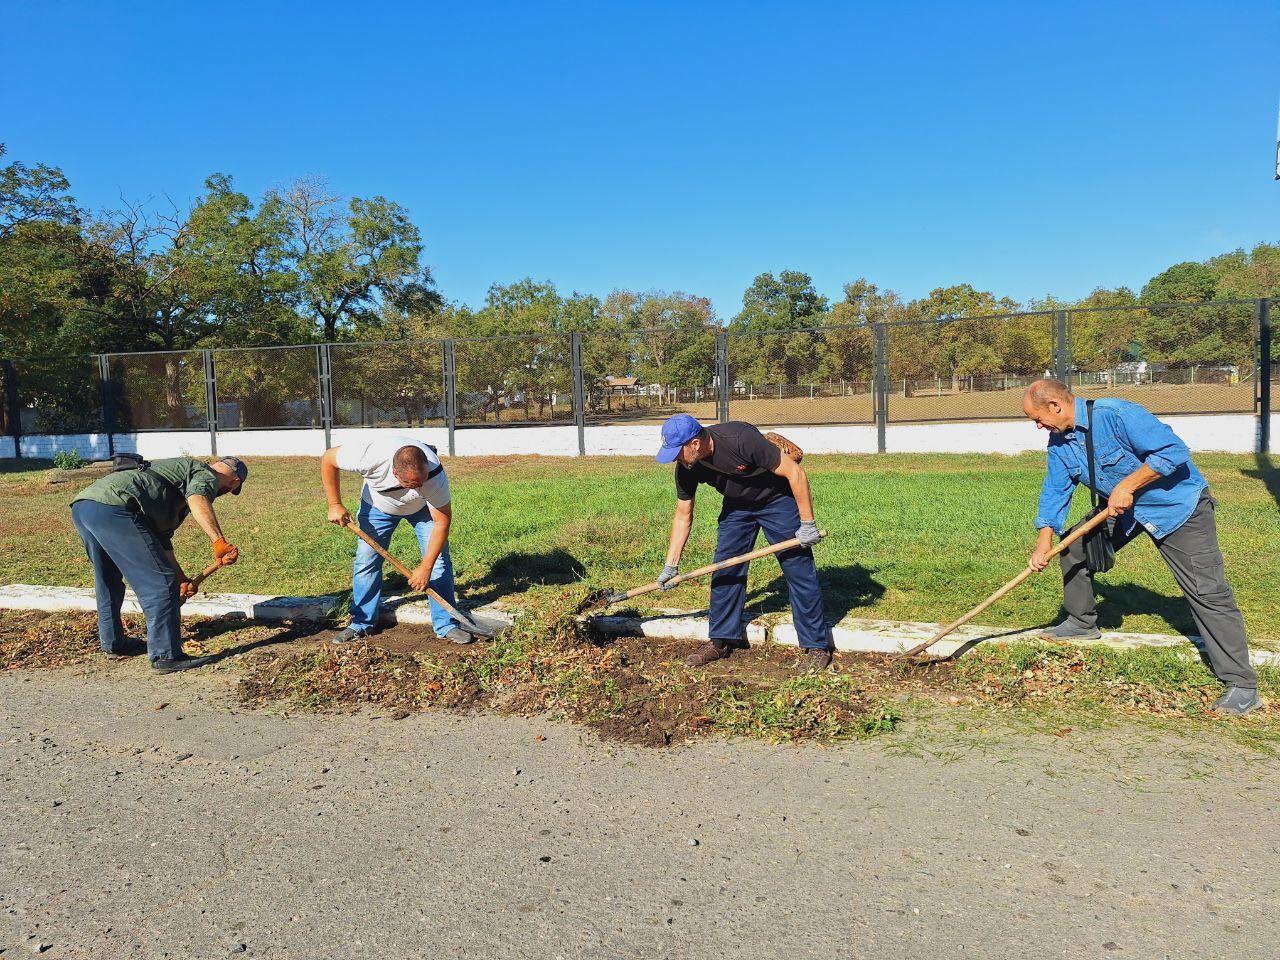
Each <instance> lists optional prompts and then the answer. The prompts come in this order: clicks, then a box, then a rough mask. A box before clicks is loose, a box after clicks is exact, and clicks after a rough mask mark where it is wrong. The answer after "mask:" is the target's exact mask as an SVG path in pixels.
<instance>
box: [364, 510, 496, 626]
mask: <svg viewBox="0 0 1280 960" xmlns="http://www.w3.org/2000/svg"><path fill="white" fill-rule="evenodd" d="M343 526H345V527H346V528H347V529H348V530H350V531H351V532H352V533H354V534H355V535H356V536H357V537H359V538H360V539H361V540H363V541H364V542H365V543H367V544H368V545H369V547H370V548H371V549H372V550H373V552H374V553H376V554H378V556H380V557H382V559H383V560H386V561H387V562H388V563H390V564H391V565H392V566H393V567H395V568H396V569H397V570H399V571H400V572H401V573H402V574H404V576H405V579H408V578H410V577H412V576H413V571H412V570H410V569H409V568H408V567H406V566H405V565H404V564H403V563H401V562H400V561H399V560H397V559H396V558H395V557H393V556H392V555H391V554H389V553H387V551H385V550H383V549H382V545H381V544H380V543H378V541H377V540H375V539H373V537H371V536H369V534H367V533H365V532H364V531H363V530H361V529H360V527H359V526H357V525H356V524H355V523H354V522H352V521H347V522H346V523H345V524H343ZM423 592H424V593H425V594H426V595H427V596H428V597H430V598H431V599H432V600H434V601H435V602H436V603H438V604H440V606H442V607H444V608H445V610H447V611H448V612H449V616H451V617H453V619H455V620H457V621H458V626H460V627H461V628H462V629H463V630H465V631H467V633H470V634H472V635H474V636H477V637H496V636H498V634H500V633H501V632H502V631H503V630H505V629H507V626H508V624H505V623H502V622H501V621H498V620H488V619H486V618H484V617H476V616H468V615H467V614H465V613H463V612H462V611H461V610H459V609H458V608H457V607H455V606H454V605H453V604H451V603H450V602H449V601H448V600H446V599H445V598H444V597H442V596H440V594H438V593H436V592H435V591H434V590H432V589H431V588H430V587H427V589H426V590H424V591H423Z"/></svg>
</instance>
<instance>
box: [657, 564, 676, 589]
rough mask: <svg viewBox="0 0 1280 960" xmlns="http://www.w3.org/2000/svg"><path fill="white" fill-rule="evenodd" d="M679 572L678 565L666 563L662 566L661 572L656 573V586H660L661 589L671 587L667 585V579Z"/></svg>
mask: <svg viewBox="0 0 1280 960" xmlns="http://www.w3.org/2000/svg"><path fill="white" fill-rule="evenodd" d="M679 572H680V568H679V567H678V566H675V565H674V564H670V563H668V564H667V565H666V566H665V567H663V568H662V572H661V573H660V574H658V586H660V587H661V588H662V589H663V590H670V589H672V588H671V587H668V586H667V581H668V580H671V579H672V578H673V577H675V575H676V574H677V573H679Z"/></svg>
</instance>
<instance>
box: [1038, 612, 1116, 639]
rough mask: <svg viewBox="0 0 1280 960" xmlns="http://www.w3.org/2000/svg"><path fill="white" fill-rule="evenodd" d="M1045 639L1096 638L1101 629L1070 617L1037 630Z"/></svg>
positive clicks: (1100, 633)
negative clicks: (1087, 625) (1077, 621)
mask: <svg viewBox="0 0 1280 960" xmlns="http://www.w3.org/2000/svg"><path fill="white" fill-rule="evenodd" d="M1038 633H1039V635H1040V636H1042V637H1044V638H1045V639H1046V640H1097V639H1098V638H1099V637H1101V636H1102V631H1101V630H1099V629H1098V628H1097V627H1086V626H1083V625H1081V624H1079V623H1076V622H1075V621H1074V620H1072V619H1071V618H1070V617H1068V618H1067V619H1066V620H1063V621H1062V622H1061V623H1059V624H1056V625H1054V626H1052V627H1045V628H1044V629H1043V630H1040V631H1038Z"/></svg>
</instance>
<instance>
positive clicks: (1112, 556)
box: [1084, 400, 1116, 573]
mask: <svg viewBox="0 0 1280 960" xmlns="http://www.w3.org/2000/svg"><path fill="white" fill-rule="evenodd" d="M1084 407H1085V411H1086V412H1087V415H1088V417H1089V423H1088V426H1087V427H1086V429H1085V433H1084V451H1085V456H1086V457H1087V459H1088V461H1089V496H1090V498H1091V499H1092V501H1093V509H1092V510H1091V511H1089V516H1088V517H1087V518H1086V520H1091V519H1093V518H1094V517H1096V516H1097V515H1098V514H1100V513H1103V512H1105V511H1106V509H1107V505H1106V504H1105V503H1104V502H1103V501H1102V497H1100V496H1099V495H1098V488H1097V477H1096V474H1095V473H1094V469H1093V401H1092V400H1086V401H1085V404H1084ZM1084 562H1085V566H1087V567H1088V568H1089V572H1090V573H1106V572H1107V571H1108V570H1110V569H1111V568H1112V567H1114V566H1115V565H1116V545H1115V544H1114V543H1112V542H1111V524H1109V523H1104V524H1102V525H1101V526H1099V527H1095V528H1094V529H1093V530H1092V531H1091V532H1089V533H1087V534H1085V537H1084Z"/></svg>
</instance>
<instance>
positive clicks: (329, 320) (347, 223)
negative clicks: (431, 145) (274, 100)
mask: <svg viewBox="0 0 1280 960" xmlns="http://www.w3.org/2000/svg"><path fill="white" fill-rule="evenodd" d="M264 206H268V207H270V208H271V209H273V210H277V211H278V212H279V215H280V216H281V217H282V219H283V221H284V223H285V225H286V235H287V244H288V256H289V262H290V265H291V267H292V269H293V271H294V272H295V273H296V275H297V290H296V292H297V305H298V308H299V310H300V311H301V312H302V315H303V316H304V317H305V318H306V319H307V320H308V321H309V322H310V324H311V325H312V328H313V330H314V335H315V336H317V337H319V338H321V339H323V340H325V341H326V342H333V341H336V340H339V339H346V338H350V337H352V336H354V332H355V331H356V330H357V328H362V329H365V330H367V329H369V328H371V327H377V326H379V325H380V324H381V323H382V322H383V320H384V318H385V315H384V314H383V312H382V306H383V305H384V304H392V305H395V306H398V307H401V308H403V309H406V310H409V309H414V310H419V311H422V310H435V309H439V306H440V297H439V294H438V293H437V292H436V289H435V281H434V280H433V279H432V277H431V271H430V268H428V267H427V266H425V265H424V264H423V263H422V262H421V258H422V236H421V234H420V233H419V231H418V228H417V227H416V226H414V224H413V222H412V221H411V220H410V219H409V213H408V211H407V210H405V208H404V207H402V206H401V205H400V204H398V203H394V202H392V201H390V200H388V199H387V198H386V197H381V196H378V197H373V198H372V199H368V200H364V199H361V198H359V197H356V198H353V199H352V200H351V201H350V202H349V203H348V204H346V207H345V209H344V207H343V205H342V203H341V202H340V201H339V199H338V198H337V197H336V196H334V195H332V194H331V193H330V192H329V191H328V189H327V188H326V186H325V184H324V183H323V181H320V180H316V179H308V180H299V181H297V182H296V183H294V184H293V185H291V186H290V187H288V188H286V189H284V190H276V191H272V192H270V193H268V195H267V198H266V202H265V203H264Z"/></svg>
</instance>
